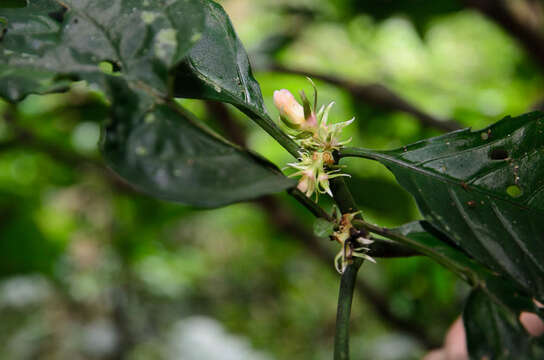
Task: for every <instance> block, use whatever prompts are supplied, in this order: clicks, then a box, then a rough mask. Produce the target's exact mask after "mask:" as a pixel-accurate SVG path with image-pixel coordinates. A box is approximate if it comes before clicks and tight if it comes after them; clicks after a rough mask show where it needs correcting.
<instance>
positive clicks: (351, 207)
mask: <svg viewBox="0 0 544 360" xmlns="http://www.w3.org/2000/svg"><path fill="white" fill-rule="evenodd" d="M330 185H331V191H332V194H333V198H334V201H335V202H336V204H337V205H338V207H339V208H340V211H341V212H342V214H350V213H354V212H356V211H358V210H357V204H356V203H355V200H354V199H353V195H351V191H350V190H349V188H348V186H347V184H346V182H345V180H344V177H337V178H334V179H332V180H331V182H330ZM362 218H363V217H362V216H361V215H360V214H359V215H357V219H362ZM361 231H362V232H363V235H368V232H366V229H361Z"/></svg>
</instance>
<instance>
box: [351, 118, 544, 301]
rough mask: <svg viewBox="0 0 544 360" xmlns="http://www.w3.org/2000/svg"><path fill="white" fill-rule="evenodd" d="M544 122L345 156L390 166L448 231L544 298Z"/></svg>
mask: <svg viewBox="0 0 544 360" xmlns="http://www.w3.org/2000/svg"><path fill="white" fill-rule="evenodd" d="M543 132H544V118H543V116H542V114H541V113H531V114H527V115H523V116H520V117H517V118H510V117H508V118H505V119H503V120H501V121H500V122H498V123H496V124H495V125H493V126H491V127H489V128H486V129H484V130H480V131H471V130H470V129H465V130H460V131H456V132H453V133H450V134H447V135H444V136H440V137H436V138H432V139H428V140H424V141H420V142H417V143H415V144H412V145H409V146H406V147H403V148H401V149H397V150H392V151H369V150H363V149H343V150H342V152H341V156H362V157H367V158H371V159H375V160H378V161H380V162H381V163H383V164H384V165H386V166H387V167H388V168H389V169H390V170H391V171H392V172H393V173H394V174H395V176H396V177H397V180H398V181H399V183H400V184H401V185H402V186H403V187H404V188H405V189H407V190H408V191H409V192H410V193H411V194H412V195H413V196H414V197H415V198H416V201H417V203H418V206H419V209H420V210H421V212H422V213H423V214H424V216H425V218H426V219H427V220H429V221H430V222H431V223H432V224H433V225H434V226H435V227H436V228H438V229H439V230H440V231H441V232H443V233H445V234H448V235H449V236H450V237H451V238H452V239H453V241H454V242H455V243H456V244H457V245H458V246H459V247H461V248H462V249H463V250H464V251H466V252H467V253H468V254H470V255H471V256H472V257H474V258H475V259H477V260H478V261H480V262H482V263H484V264H485V265H487V266H488V267H490V268H491V269H493V270H495V271H497V272H500V273H502V274H505V275H508V276H509V277H511V278H512V279H514V281H515V282H516V283H517V284H518V285H519V286H520V287H522V288H523V289H525V290H526V291H528V292H530V293H532V294H534V296H535V297H537V298H538V299H539V300H543V299H544V263H543V262H542V259H544V221H542V219H543V218H544V136H543V135H544V134H543Z"/></svg>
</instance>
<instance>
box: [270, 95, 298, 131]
mask: <svg viewBox="0 0 544 360" xmlns="http://www.w3.org/2000/svg"><path fill="white" fill-rule="evenodd" d="M274 105H275V106H276V108H278V110H279V112H280V116H281V117H282V119H283V120H284V121H288V122H290V123H291V124H293V125H298V126H301V125H303V124H304V122H305V119H304V108H303V107H302V105H300V104H299V103H298V102H297V100H296V99H295V97H294V96H293V94H291V93H290V92H289V90H286V89H281V90H276V91H274Z"/></svg>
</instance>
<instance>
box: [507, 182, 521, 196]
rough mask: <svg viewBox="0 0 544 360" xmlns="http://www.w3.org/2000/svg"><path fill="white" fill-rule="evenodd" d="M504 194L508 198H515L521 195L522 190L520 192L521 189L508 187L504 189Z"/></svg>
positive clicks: (512, 186) (515, 186) (514, 186)
mask: <svg viewBox="0 0 544 360" xmlns="http://www.w3.org/2000/svg"><path fill="white" fill-rule="evenodd" d="M506 193H507V194H508V195H509V196H510V197H513V198H517V197H520V196H521V195H523V190H521V188H520V187H519V186H517V185H510V186H509V187H507V188H506Z"/></svg>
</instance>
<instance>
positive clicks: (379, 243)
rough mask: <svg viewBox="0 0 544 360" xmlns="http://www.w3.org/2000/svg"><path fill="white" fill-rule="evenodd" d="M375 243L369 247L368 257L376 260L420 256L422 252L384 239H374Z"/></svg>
mask: <svg viewBox="0 0 544 360" xmlns="http://www.w3.org/2000/svg"><path fill="white" fill-rule="evenodd" d="M373 240H374V243H373V244H371V245H369V246H368V247H369V248H370V250H369V251H368V255H370V256H372V257H374V258H399V257H411V256H420V255H422V254H421V252H419V251H417V250H415V249H413V248H411V247H409V246H405V245H402V244H399V243H398V242H393V241H389V240H384V239H373Z"/></svg>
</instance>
